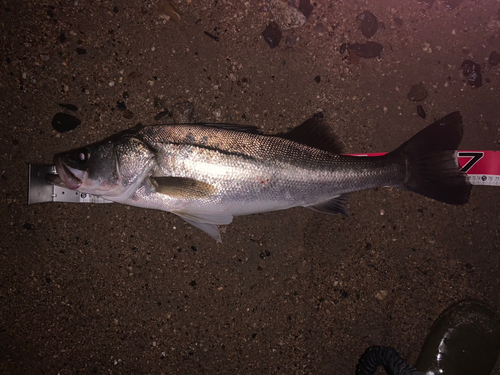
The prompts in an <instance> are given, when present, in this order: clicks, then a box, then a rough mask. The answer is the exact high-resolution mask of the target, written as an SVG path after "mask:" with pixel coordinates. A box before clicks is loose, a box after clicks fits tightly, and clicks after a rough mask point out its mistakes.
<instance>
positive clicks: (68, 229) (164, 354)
mask: <svg viewBox="0 0 500 375" xmlns="http://www.w3.org/2000/svg"><path fill="white" fill-rule="evenodd" d="M174 4H175V6H176V8H177V10H178V13H179V14H180V16H181V19H180V20H179V21H178V22H175V21H174V20H172V19H170V20H166V19H163V18H161V17H160V14H159V11H158V9H157V7H156V5H155V4H154V3H153V2H151V1H149V0H147V1H142V2H139V1H132V0H123V1H114V2H113V1H108V0H99V1H98V0H93V1H83V0H72V1H67V0H62V1H57V2H56V1H51V0H47V1H32V0H31V1H22V2H21V1H14V0H12V1H9V0H2V1H1V9H0V14H1V29H2V31H1V33H0V39H1V42H2V46H1V51H0V55H1V61H0V85H1V94H0V95H1V103H2V104H1V105H0V113H1V116H0V125H1V127H0V135H1V136H0V142H1V150H2V152H1V155H0V158H1V168H0V170H1V179H0V188H1V195H2V196H1V201H0V215H1V233H2V235H1V236H0V264H1V266H0V373H2V374H61V375H62V374H92V373H95V374H111V373H113V374H171V373H180V374H188V373H194V374H216V373H218V374H229V373H231V374H235V373H245V374H265V373H276V374H354V368H355V365H356V363H357V361H358V358H359V356H360V355H361V354H362V353H363V351H364V350H365V349H366V348H367V347H369V346H371V345H390V346H393V347H394V348H396V349H397V350H398V351H399V352H400V354H401V355H402V356H403V357H404V358H405V359H407V360H408V362H410V363H415V360H416V358H417V357H418V354H419V352H420V349H421V347H422V344H423V342H424V339H425V337H426V334H427V333H428V331H429V328H430V326H431V324H432V322H433V321H434V320H435V319H436V317H437V316H438V315H439V313H440V312H441V311H442V310H444V309H445V308H446V307H448V306H449V305H450V304H452V303H453V302H456V301H459V300H461V299H464V298H475V299H478V300H481V301H484V302H486V303H488V304H490V305H491V306H493V307H494V308H498V307H499V295H500V279H499V275H500V263H499V261H500V259H499V247H500V237H499V236H500V234H499V218H498V216H499V212H500V188H498V187H474V189H473V191H472V196H471V199H470V202H469V203H468V204H466V205H464V206H461V207H455V206H449V205H445V204H442V203H439V202H435V201H431V200H429V199H426V198H423V197H421V196H418V195H416V194H414V193H410V192H406V191H401V190H396V189H378V190H377V191H366V192H361V193H358V194H354V195H353V196H352V199H351V216H350V217H349V218H344V217H337V216H324V215H321V214H318V213H315V212H312V211H310V210H306V209H292V210H288V211H283V212H274V213H266V214H258V215H252V216H246V217H238V218H236V219H235V220H234V222H233V223H232V224H231V225H230V226H228V227H226V228H225V229H224V231H225V233H223V235H222V236H223V241H224V243H223V244H217V243H215V242H214V241H213V240H212V239H210V238H209V237H208V236H206V235H205V234H204V233H202V232H201V231H199V230H197V229H194V228H192V227H190V226H189V225H187V224H185V223H184V222H183V221H182V220H181V219H178V218H177V217H175V216H174V215H171V214H168V213H163V212H160V211H147V210H142V209H136V208H130V207H125V206H120V205H117V204H109V205H89V204H64V203H52V204H41V205H27V204H26V200H27V199H26V198H27V188H28V167H27V164H28V163H33V164H36V163H51V161H52V157H53V155H54V154H55V153H57V152H61V151H64V150H67V149H71V148H75V147H78V146H82V145H84V144H87V143H90V142H93V141H97V140H100V139H102V138H104V137H105V136H108V135H110V134H112V133H114V132H116V131H119V130H122V129H126V128H129V127H132V126H134V125H135V124H137V123H142V124H155V123H172V122H173V121H176V120H183V119H184V118H187V119H188V120H190V121H212V122H230V123H240V124H252V125H258V126H259V127H261V128H262V130H263V131H264V132H265V133H269V134H272V133H278V132H281V131H286V130H288V129H291V128H292V127H294V126H296V125H298V124H300V123H301V122H303V121H304V120H306V119H307V118H309V117H311V116H312V115H314V114H315V113H318V112H323V114H324V119H325V120H326V121H327V122H328V123H329V124H331V127H332V129H333V131H334V132H335V133H336V134H337V135H338V137H339V139H340V141H341V142H342V144H343V147H344V148H343V150H344V151H345V152H370V151H371V152H377V151H389V150H391V149H393V148H395V147H397V146H398V145H399V144H400V143H402V142H403V141H405V140H406V139H408V138H409V137H410V136H411V135H413V134H414V133H416V132H417V131H418V130H420V129H422V128H423V127H424V126H425V125H426V124H429V123H431V122H432V121H433V120H434V119H436V118H439V117H442V116H444V115H446V114H447V113H450V112H452V111H455V110H459V111H460V112H461V114H462V115H463V118H464V124H465V125H464V128H465V135H464V139H463V142H462V145H461V148H462V149H486V150H500V144H499V142H500V132H499V131H500V122H499V104H500V101H499V90H500V70H499V68H500V65H497V66H491V65H490V64H489V63H488V62H487V59H488V56H489V55H490V53H491V52H492V51H494V50H496V51H498V52H500V37H499V34H500V13H499V12H500V3H499V2H498V1H493V0H491V1H487V0H485V1H472V0H464V1H463V2H462V3H461V4H459V5H458V7H456V8H454V9H452V10H449V11H448V10H446V7H445V5H446V4H445V3H442V2H440V1H438V0H437V1H436V2H434V3H433V4H432V5H431V6H430V7H429V6H427V5H425V4H419V3H418V2H417V1H397V0H378V1H373V2H362V1H354V2H350V1H324V0H317V1H316V2H315V3H314V9H313V12H312V14H311V16H310V17H309V19H308V20H307V21H306V22H305V23H304V24H303V25H302V26H300V27H297V28H295V29H291V30H282V34H283V35H282V39H281V42H280V43H279V45H278V46H277V47H275V48H270V46H269V45H268V44H266V42H265V40H264V38H263V36H262V31H263V30H264V29H265V27H266V26H267V25H268V24H269V22H271V21H272V20H273V19H274V18H276V17H277V15H276V14H273V13H272V12H271V10H273V9H272V7H270V6H269V4H267V5H266V3H265V2H260V3H258V2H254V1H253V0H252V1H247V2H244V1H227V0H222V1H215V0H214V1H209V0H200V1H196V0H183V1H176V2H174ZM365 10H368V11H370V12H372V13H373V14H375V15H376V17H377V18H378V21H379V22H382V23H383V25H379V28H378V30H377V32H376V34H375V35H374V36H373V37H372V38H371V39H370V40H372V41H375V42H378V43H380V44H382V45H383V47H384V49H383V51H382V53H381V55H380V58H371V59H364V58H361V59H359V61H357V59H356V58H354V57H353V58H352V59H348V58H346V56H347V55H348V54H347V53H345V54H340V53H339V48H340V46H341V44H342V43H365V42H366V40H367V39H366V37H365V36H363V34H362V33H361V31H360V22H359V21H358V20H357V19H356V16H357V15H358V14H360V13H361V12H363V11H365ZM382 26H383V27H382ZM205 32H207V33H209V34H210V35H211V36H213V37H211V36H210V35H207V34H206V33H205ZM287 38H288V42H286V40H287ZM466 59H469V60H472V61H474V62H475V63H477V64H480V65H481V67H482V75H483V85H482V86H481V87H478V88H476V87H472V86H471V85H469V84H468V83H467V82H466V78H465V77H464V76H463V74H462V70H461V69H460V66H461V64H462V62H463V61H464V60H466ZM318 77H319V78H318ZM318 81H319V82H318ZM419 82H423V83H424V85H425V88H426V90H427V92H428V96H427V98H426V99H425V100H424V101H423V102H420V103H415V102H411V101H409V100H408V99H407V97H406V95H407V93H408V92H409V90H410V87H411V86H412V85H415V84H417V83H419ZM155 98H156V100H155ZM120 102H121V103H120ZM61 103H62V104H72V105H75V106H77V108H78V111H71V110H69V109H66V108H62V107H60V105H59V104H61ZM185 103H189V104H185ZM417 104H421V105H422V106H423V108H424V109H425V111H426V113H427V119H426V120H423V119H422V118H420V117H419V116H417V114H416V106H417ZM185 108H188V109H189V111H187V113H183V111H184V109H185ZM167 111H168V112H170V114H168V113H164V114H165V115H166V116H165V117H163V118H162V119H160V120H158V121H156V120H155V116H157V115H158V114H159V113H160V112H167ZM58 112H64V113H68V114H71V115H73V116H76V117H77V118H79V119H80V120H81V122H82V123H81V124H80V125H79V126H78V127H76V128H75V129H74V130H72V131H69V132H65V133H59V132H57V131H55V130H54V129H53V128H52V125H51V121H52V118H53V117H54V115H55V114H56V113H58ZM183 116H185V117H183ZM381 213H384V214H383V215H382V214H381ZM496 371H497V372H495V373H496V374H498V373H500V370H499V369H498V365H497V368H496ZM379 373H381V374H382V373H383V372H382V371H380V372H379Z"/></svg>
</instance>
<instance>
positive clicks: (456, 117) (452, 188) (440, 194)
mask: <svg viewBox="0 0 500 375" xmlns="http://www.w3.org/2000/svg"><path fill="white" fill-rule="evenodd" d="M462 135H463V126H462V116H461V115H460V113H459V112H453V113H450V114H449V115H447V116H445V117H443V118H442V119H440V120H437V121H436V122H434V123H433V124H431V125H429V126H427V127H426V128H425V129H423V130H422V131H420V132H419V133H417V134H416V135H414V136H413V137H412V138H411V139H410V140H408V141H407V142H405V143H404V144H402V145H401V146H400V147H399V148H397V149H396V150H394V151H393V152H391V153H390V154H389V155H390V156H393V157H395V158H398V159H399V160H404V161H405V164H406V174H405V176H404V180H403V181H402V187H403V188H405V189H407V190H411V191H413V192H415V193H419V194H421V195H424V196H426V197H428V198H432V199H435V200H437V201H440V202H444V203H448V204H456V205H460V204H464V203H467V201H468V200H469V196H470V192H471V188H472V186H471V185H470V184H469V183H468V182H467V180H466V178H465V175H464V174H462V173H460V172H459V165H458V158H457V154H458V151H457V149H458V146H459V144H460V141H461V140H462ZM389 155H388V156H389Z"/></svg>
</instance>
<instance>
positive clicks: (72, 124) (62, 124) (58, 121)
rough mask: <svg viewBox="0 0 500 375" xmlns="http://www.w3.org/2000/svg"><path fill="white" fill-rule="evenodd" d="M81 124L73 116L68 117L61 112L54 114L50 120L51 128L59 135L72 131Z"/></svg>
mask: <svg viewBox="0 0 500 375" xmlns="http://www.w3.org/2000/svg"><path fill="white" fill-rule="evenodd" d="M81 123H82V122H81V121H80V120H79V119H77V118H76V117H75V116H72V115H68V114H66V113H62V112H59V113H56V115H55V116H54V118H53V119H52V127H53V128H54V129H55V130H56V131H58V132H59V133H64V132H67V131H70V130H73V129H74V128H76V127H77V126H78V125H80V124H81Z"/></svg>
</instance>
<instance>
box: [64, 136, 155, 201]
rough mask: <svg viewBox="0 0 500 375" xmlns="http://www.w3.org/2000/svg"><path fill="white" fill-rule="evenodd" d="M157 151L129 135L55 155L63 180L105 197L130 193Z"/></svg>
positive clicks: (141, 179)
mask: <svg viewBox="0 0 500 375" xmlns="http://www.w3.org/2000/svg"><path fill="white" fill-rule="evenodd" d="M154 159H155V153H154V151H153V150H151V149H150V148H149V147H148V146H147V145H146V144H145V143H144V142H143V141H141V140H139V139H137V138H135V137H133V136H126V137H122V138H119V139H116V138H115V137H112V138H110V139H107V140H104V141H102V142H98V143H94V144H91V145H88V146H84V147H81V148H77V149H74V150H70V151H67V152H62V153H60V154H57V155H55V156H54V164H55V166H56V170H57V174H58V175H59V178H60V181H62V184H64V186H66V187H67V188H68V189H71V190H77V191H79V192H81V193H88V194H92V195H98V196H101V197H104V198H115V199H119V198H120V197H124V198H125V197H128V196H130V195H131V194H132V193H133V192H134V191H135V189H136V188H137V187H138V185H139V184H140V183H141V182H142V181H143V180H144V178H145V177H146V176H149V172H150V170H151V168H152V166H153V165H154Z"/></svg>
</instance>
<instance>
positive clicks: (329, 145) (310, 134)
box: [278, 117, 341, 154]
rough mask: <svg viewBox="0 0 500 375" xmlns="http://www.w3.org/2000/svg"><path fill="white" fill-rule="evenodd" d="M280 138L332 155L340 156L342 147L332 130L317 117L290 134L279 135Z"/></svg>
mask: <svg viewBox="0 0 500 375" xmlns="http://www.w3.org/2000/svg"><path fill="white" fill-rule="evenodd" d="M278 136H279V137H281V138H285V139H289V140H291V141H294V142H298V143H302V144H303V145H307V146H311V147H315V148H318V149H320V150H323V151H328V152H331V153H332V154H340V153H341V150H340V149H341V147H340V144H339V143H338V141H337V140H336V139H335V137H334V136H333V134H332V132H331V130H330V128H329V127H328V126H327V125H326V124H325V123H324V122H323V121H322V120H321V119H318V118H316V117H313V118H310V119H309V120H306V121H304V122H303V123H302V124H301V125H299V126H297V127H296V128H293V129H292V130H290V131H289V132H288V133H282V134H278Z"/></svg>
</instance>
